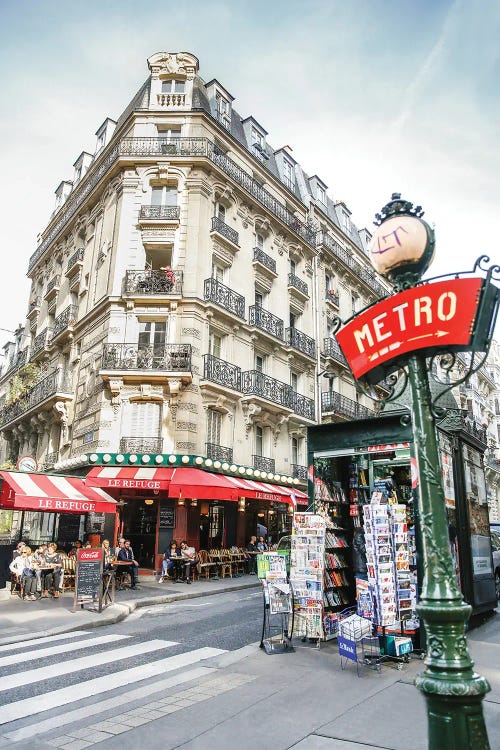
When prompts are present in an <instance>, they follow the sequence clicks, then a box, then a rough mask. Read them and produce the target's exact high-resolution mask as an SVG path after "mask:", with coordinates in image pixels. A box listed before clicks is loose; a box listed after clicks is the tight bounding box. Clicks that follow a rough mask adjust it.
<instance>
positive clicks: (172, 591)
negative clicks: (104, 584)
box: [0, 575, 259, 646]
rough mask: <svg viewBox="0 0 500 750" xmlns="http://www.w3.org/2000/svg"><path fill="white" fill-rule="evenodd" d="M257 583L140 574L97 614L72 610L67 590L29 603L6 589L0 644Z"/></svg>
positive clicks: (0, 606) (0, 605)
mask: <svg viewBox="0 0 500 750" xmlns="http://www.w3.org/2000/svg"><path fill="white" fill-rule="evenodd" d="M257 586H259V580H258V579H257V578H256V577H255V576H249V575H245V576H241V577H240V578H221V579H219V580H213V579H211V580H208V581H206V580H199V581H193V583H192V584H191V586H186V584H182V583H175V584H173V583H168V582H166V583H157V582H156V578H155V577H153V576H141V577H140V579H139V588H138V589H137V590H135V591H132V590H131V589H126V590H125V591H117V592H116V594H115V603H114V604H113V605H112V606H109V607H107V608H106V609H103V611H102V612H100V613H99V612H97V611H94V610H92V609H90V608H88V607H86V608H85V609H83V610H82V609H80V608H78V609H77V610H76V612H73V602H74V594H73V592H70V591H66V592H64V593H63V594H62V595H61V597H60V598H59V599H53V598H52V597H50V598H49V599H39V600H37V601H36V602H30V601H22V600H21V599H20V598H19V597H18V596H10V594H9V593H8V590H3V591H0V646H2V645H6V644H8V643H17V642H19V641H25V640H29V639H31V638H40V637H43V636H47V635H56V634H58V633H66V632H69V631H71V630H81V629H83V628H85V629H87V628H97V627H99V626H101V625H111V624H113V623H115V622H120V620H123V619H124V618H125V617H127V615H129V614H130V613H131V612H133V611H134V610H135V609H137V608H139V607H149V606H151V605H154V604H164V603H166V602H174V601H179V600H182V599H195V598H197V597H200V596H211V595H212V594H222V593H225V592H227V591H237V590H238V589H246V588H254V587H257Z"/></svg>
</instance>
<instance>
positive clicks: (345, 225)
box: [340, 211, 351, 232]
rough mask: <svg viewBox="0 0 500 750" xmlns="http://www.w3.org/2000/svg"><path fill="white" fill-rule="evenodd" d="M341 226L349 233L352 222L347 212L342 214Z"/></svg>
mask: <svg viewBox="0 0 500 750" xmlns="http://www.w3.org/2000/svg"><path fill="white" fill-rule="evenodd" d="M340 224H341V226H342V229H343V230H344V232H349V230H350V228H351V222H350V220H349V216H348V215H347V214H346V212H345V211H341V212H340Z"/></svg>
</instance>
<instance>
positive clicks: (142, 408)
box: [130, 401, 160, 437]
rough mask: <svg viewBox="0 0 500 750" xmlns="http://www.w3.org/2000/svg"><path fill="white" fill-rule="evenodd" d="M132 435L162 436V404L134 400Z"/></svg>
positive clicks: (132, 406)
mask: <svg viewBox="0 0 500 750" xmlns="http://www.w3.org/2000/svg"><path fill="white" fill-rule="evenodd" d="M130 406H131V409H132V414H131V419H130V432H131V434H130V437H160V404H157V403H155V402H154V401H146V402H143V403H141V402H135V401H134V402H132V403H131V404H130Z"/></svg>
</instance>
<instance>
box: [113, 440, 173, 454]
mask: <svg viewBox="0 0 500 750" xmlns="http://www.w3.org/2000/svg"><path fill="white" fill-rule="evenodd" d="M162 451H163V439H162V438H161V437H156V438H155V437H122V438H121V440H120V453H161V452H162Z"/></svg>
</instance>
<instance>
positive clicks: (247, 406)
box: [241, 401, 262, 437]
mask: <svg viewBox="0 0 500 750" xmlns="http://www.w3.org/2000/svg"><path fill="white" fill-rule="evenodd" d="M241 410H242V412H243V419H244V421H245V431H246V435H247V437H248V433H249V432H250V430H251V429H252V427H253V425H254V424H255V421H256V420H257V419H258V418H259V417H260V415H261V413H262V407H260V406H258V405H257V404H252V403H247V402H245V401H244V402H243V403H242V404H241Z"/></svg>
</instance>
